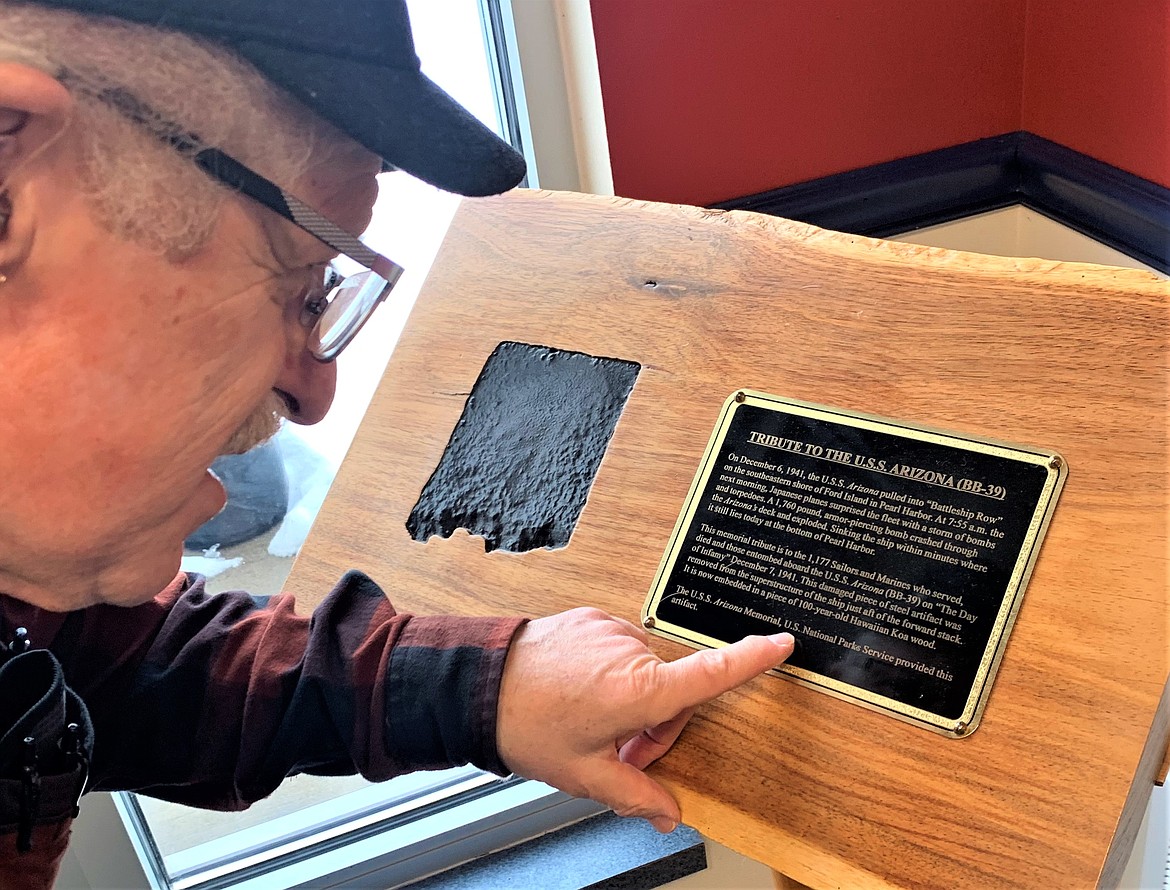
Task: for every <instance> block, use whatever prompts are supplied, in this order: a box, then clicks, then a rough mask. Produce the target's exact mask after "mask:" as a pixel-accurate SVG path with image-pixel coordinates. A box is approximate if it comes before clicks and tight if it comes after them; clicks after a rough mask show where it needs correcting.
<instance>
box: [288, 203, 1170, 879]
mask: <svg viewBox="0 0 1170 890" xmlns="http://www.w3.org/2000/svg"><path fill="white" fill-rule="evenodd" d="M1168 313H1170V289H1168V285H1167V283H1166V282H1164V281H1160V280H1158V279H1156V278H1155V277H1153V276H1152V275H1147V274H1145V273H1142V272H1136V271H1123V270H1119V269H1111V268H1103V267H1096V266H1089V265H1079V264H1067V263H1054V262H1047V261H1039V260H1014V259H999V258H990V257H984V256H977V255H972V254H964V253H957V252H952V251H945V250H939V249H934V248H922V247H917V246H911V245H906V244H896V243H890V242H883V241H874V240H870V239H866V238H861V237H855V236H851V235H843V234H838V233H834V232H828V231H824V230H821V229H817V228H813V227H810V226H807V225H804V224H800V223H794V222H788V221H785V220H781V219H775V218H771V217H763V216H756V215H752V214H747V213H738V212H731V213H724V212H719V211H705V210H698V209H694V208H684V207H673V206H663V205H652V204H640V203H635V202H630V201H624V200H618V199H604V198H595V197H585V196H580V195H569V194H556V193H542V192H523V191H520V192H514V193H512V194H510V195H508V196H505V197H502V198H497V199H488V200H469V201H465V202H464V203H463V205H462V206H461V208H460V210H459V211H458V213H457V215H456V218H455V221H454V223H453V225H452V227H451V230H450V232H449V234H448V236H447V238H446V241H445V242H444V245H443V247H442V249H441V251H440V253H439V256H438V258H437V259H436V262H435V264H434V268H433V270H432V272H431V275H430V278H429V279H428V281H427V283H426V285H425V286H424V288H423V291H422V294H421V297H420V298H419V301H418V304H417V306H416V308H415V309H414V312H413V314H412V315H411V317H410V319H409V321H408V323H407V327H406V330H405V332H404V333H403V335H402V339H401V340H400V342H399V344H398V347H397V349H396V351H395V353H394V355H393V357H392V359H391V361H390V364H389V366H388V368H387V371H386V375H385V378H384V380H383V381H382V383H381V386H380V388H379V390H378V392H377V394H376V396H375V397H374V400H373V402H372V404H371V406H370V409H369V412H368V414H367V416H366V419H365V421H364V423H363V425H362V427H361V429H360V430H359V432H358V435H357V438H356V439H355V441H354V444H353V447H352V449H351V451H350V453H349V455H348V457H347V458H346V460H345V463H344V464H343V466H342V468H341V471H340V473H339V475H338V477H337V481H336V483H335V485H334V487H333V490H332V491H331V492H330V494H329V497H328V499H327V500H326V502H325V505H324V507H323V509H322V510H321V513H320V516H319V518H318V520H317V524H316V526H315V527H314V529H313V531H312V534H311V535H310V537H309V540H308V542H307V544H306V546H305V548H304V550H303V552H302V554H301V556H300V558H299V560H298V561H297V563H296V566H295V568H294V570H293V573H292V576H291V578H290V581H289V589H290V591H291V592H292V593H294V594H296V595H297V596H298V598H299V600H300V601H301V604H302V607H303V608H306V609H307V608H310V607H311V606H312V605H313V604H314V603H315V602H316V601H318V600H320V598H321V597H322V595H323V594H324V592H325V591H326V590H327V589H328V588H329V587H330V586H332V584H333V583H334V582H335V581H336V579H337V578H338V577H339V576H340V574H341V573H342V572H343V571H345V570H346V569H349V568H361V569H364V570H365V571H367V572H369V573H370V574H371V575H372V576H373V577H374V578H375V579H377V580H378V581H379V582H380V583H381V584H382V585H383V586H384V587H385V589H386V590H387V591H388V592H389V594H390V596H391V598H392V599H393V601H394V602H395V605H396V606H397V608H398V609H399V610H400V611H409V612H415V613H424V614H425V613H459V614H465V615H488V614H500V613H508V614H513V613H523V614H528V615H532V616H539V615H545V614H549V613H552V612H555V611H559V610H561V609H565V608H569V607H573V606H579V605H593V606H598V607H600V608H602V609H606V610H608V611H610V612H612V613H614V614H616V615H620V616H622V617H625V618H627V619H629V620H631V621H637V620H638V615H639V609H640V607H641V605H642V601H643V598H644V596H645V594H646V592H647V590H648V588H649V586H650V584H651V581H652V579H653V577H654V573H655V570H656V569H657V567H658V563H659V560H660V558H661V557H662V554H663V551H664V548H665V547H666V545H667V541H668V538H669V536H670V533H671V531H672V529H673V526H674V523H675V520H676V518H677V515H678V512H679V508H680V505H681V504H682V502H683V499H684V496H685V495H686V493H687V490H688V487H689V485H690V483H691V479H692V477H693V475H694V472H695V469H696V467H697V466H698V465H699V462H700V459H701V457H702V454H703V450H704V448H705V446H706V444H707V441H708V438H709V437H710V434H711V431H712V427H713V425H714V423H715V420H716V417H717V415H718V412H719V409H720V406H721V405H722V404H723V401H724V399H725V398H726V397H727V396H728V395H729V394H730V393H732V392H734V391H735V390H737V389H739V388H741V387H750V388H752V389H757V390H763V391H765V392H770V393H774V394H777V395H782V396H786V397H792V398H796V399H801V400H804V401H808V402H815V403H819V404H826V405H832V406H836V407H842V408H849V409H854V410H859V411H865V412H869V413H873V414H879V415H884V416H889V417H894V418H899V419H902V420H906V421H911V422H917V423H923V424H929V425H932V426H935V427H941V428H943V429H950V430H956V431H961V432H967V433H973V434H976V435H983V436H988V437H993V438H996V439H1000V440H1007V441H1012V442H1019V443H1023V444H1030V445H1040V446H1047V447H1051V448H1053V449H1055V450H1057V451H1059V452H1060V453H1062V454H1063V455H1064V457H1065V458H1066V460H1067V461H1068V465H1069V476H1068V480H1067V484H1066V486H1065V489H1064V493H1063V495H1062V497H1061V500H1060V503H1059V506H1058V507H1057V510H1056V514H1055V516H1054V518H1053V521H1052V525H1051V528H1050V530H1049V532H1048V536H1047V539H1046V540H1045V543H1044V545H1043V548H1042V551H1041V554H1040V558H1039V562H1038V563H1037V565H1036V569H1035V573H1034V575H1033V577H1032V579H1031V582H1030V584H1029V586H1028V589H1027V592H1026V594H1025V596H1024V601H1023V605H1022V608H1021V609H1020V612H1019V617H1018V619H1017V622H1016V625H1015V629H1014V630H1013V632H1012V634H1011V638H1010V641H1009V643H1008V645H1007V649H1006V652H1005V655H1004V658H1003V663H1002V666H1001V668H1000V671H999V675H998V677H997V678H996V681H995V685H994V688H993V691H992V693H991V697H990V700H989V703H988V706H987V710H986V713H985V715H984V719H983V723H982V725H981V727H980V728H979V729H978V730H977V731H976V732H975V733H974V734H973V735H971V736H970V737H968V738H965V739H960V740H953V739H946V738H943V737H941V736H938V735H936V734H934V733H931V732H927V731H925V730H923V729H920V728H917V727H914V726H910V725H907V724H904V723H900V722H898V721H896V720H893V719H891V718H890V717H887V716H883V715H881V714H876V713H871V712H869V711H866V710H863V709H862V708H859V707H857V706H855V705H851V704H849V703H846V702H842V701H838V700H835V699H833V698H830V697H828V696H826V695H822V694H819V693H817V692H815V691H812V690H810V689H807V688H803V687H801V686H798V685H796V684H794V683H790V682H787V681H786V680H783V679H778V678H775V677H761V678H759V679H757V680H755V681H753V682H751V683H749V684H748V685H747V686H745V687H743V688H742V689H741V690H737V691H735V692H733V693H731V694H728V695H726V696H724V697H723V698H722V699H720V700H719V701H717V702H715V703H713V704H711V705H709V706H707V707H705V708H703V709H702V710H700V712H699V713H698V714H697V715H696V717H695V719H694V720H693V721H692V722H691V724H690V726H689V727H688V729H687V730H686V732H685V733H684V734H683V736H682V738H681V740H680V741H679V742H678V744H677V745H676V746H675V748H674V749H673V750H672V751H671V752H670V753H669V754H668V755H667V756H666V757H665V758H664V759H663V760H662V761H660V762H659V763H658V764H657V765H655V766H654V767H652V771H653V774H654V775H655V776H656V777H658V778H659V779H660V780H662V781H663V782H665V783H666V784H667V785H669V787H670V788H671V789H672V790H673V791H674V793H675V794H676V795H677V796H678V799H679V801H680V802H681V805H682V812H683V818H684V820H685V821H686V822H687V823H688V824H690V825H693V826H694V827H696V828H698V829H699V830H700V831H702V832H703V833H704V834H706V835H708V836H709V837H711V838H713V839H715V840H717V841H719V842H721V843H724V844H726V845H728V846H730V847H732V848H734V849H736V850H739V851H741V852H743V853H744V854H746V855H748V856H751V857H753V858H755V859H758V860H760V861H763V862H765V863H768V864H769V865H771V866H772V867H773V868H775V869H777V870H778V871H780V872H782V873H783V874H785V875H787V876H788V877H790V878H791V879H793V880H794V881H798V882H801V883H803V884H807V885H808V886H810V887H813V888H826V887H850V888H852V887H947V888H959V887H971V888H987V887H998V886H1020V887H1041V888H1052V887H1062V888H1063V887H1069V888H1077V887H1091V886H1112V885H1113V884H1115V883H1116V882H1117V880H1118V878H1119V877H1120V875H1121V871H1122V869H1123V868H1124V865H1125V862H1126V859H1127V857H1128V854H1129V852H1130V848H1131V846H1132V843H1133V839H1134V836H1135V833H1136V831H1137V828H1138V825H1139V822H1140V820H1141V818H1142V815H1143V813H1144V811H1145V807H1146V803H1147V800H1148V797H1149V793H1150V790H1151V788H1152V786H1153V783H1154V778H1155V773H1156V772H1157V770H1158V768H1159V766H1160V764H1161V762H1162V760H1163V756H1164V753H1165V751H1166V744H1167V735H1168V731H1170V704H1168V699H1167V693H1166V690H1167V674H1168V661H1170V659H1168V653H1167V638H1168V623H1167V618H1168V615H1167V591H1168V582H1167V533H1166V532H1167V513H1168V510H1167V507H1168V502H1167V469H1168V463H1167V432H1168V425H1167V403H1168V399H1170V387H1168V382H1170V379H1168V364H1167V341H1168V330H1170V325H1168V322H1170V319H1168ZM507 340H514V341H520V342H523V343H531V344H539V345H543V346H551V347H555V348H559V349H565V350H576V351H580V352H584V353H588V354H590V355H595V356H606V357H616V358H621V359H626V360H630V361H636V362H639V363H640V364H641V366H642V368H641V373H640V375H639V377H638V379H637V383H636V384H635V386H634V389H633V392H632V394H631V396H630V398H629V401H628V403H627V404H626V407H625V411H624V413H623V415H622V417H621V419H620V421H619V422H618V424H617V428H616V430H615V432H614V435H613V438H612V441H611V442H610V445H609V449H608V451H607V453H606V455H605V458H604V460H603V462H602V464H601V467H600V470H599V472H598V474H597V477H596V480H595V483H594V485H593V488H592V491H591V492H590V495H589V499H588V502H587V504H586V506H585V509H584V511H583V513H582V515H581V517H580V521H579V523H578V525H577V528H576V530H575V532H574V533H573V535H572V538H571V540H570V542H569V544H568V546H567V547H565V548H562V549H559V550H535V551H531V552H527V553H524V554H513V553H504V552H499V551H496V552H492V553H485V552H484V547H483V542H482V540H480V539H478V538H472V537H470V536H468V535H466V534H465V533H462V532H456V533H455V535H453V536H452V537H451V538H449V539H443V538H438V537H435V538H431V539H430V540H429V541H427V542H426V543H419V542H417V541H414V540H412V539H411V538H410V536H409V535H408V533H407V531H406V526H405V522H406V518H407V516H408V515H409V514H410V511H411V508H412V507H413V505H414V503H415V501H416V500H417V498H418V496H419V492H420V491H421V489H422V487H423V485H424V484H425V483H426V481H427V479H428V478H429V477H430V475H431V473H432V472H433V471H434V469H435V467H436V465H437V464H438V462H439V459H440V457H441V455H442V453H443V449H444V448H445V446H446V445H447V442H448V439H449V437H450V435H451V431H452V429H453V428H454V426H455V424H456V422H457V420H458V419H459V416H460V413H461V412H462V410H463V406H464V402H465V400H466V397H467V394H468V392H469V391H470V390H471V387H472V386H473V384H474V383H475V381H476V378H477V376H478V375H479V373H480V370H481V369H482V367H483V365H484V362H485V361H486V359H487V358H488V356H489V355H490V354H491V352H492V350H493V349H495V348H496V346H497V345H498V344H499V343H501V342H502V341H507ZM652 645H653V646H654V648H655V651H657V652H658V653H659V654H660V655H661V656H662V657H663V658H666V659H674V658H678V657H680V656H682V655H684V654H686V653H687V651H689V650H688V649H686V648H685V647H684V646H682V645H679V644H676V643H672V642H668V641H664V640H658V639H656V640H654V641H653V643H652Z"/></svg>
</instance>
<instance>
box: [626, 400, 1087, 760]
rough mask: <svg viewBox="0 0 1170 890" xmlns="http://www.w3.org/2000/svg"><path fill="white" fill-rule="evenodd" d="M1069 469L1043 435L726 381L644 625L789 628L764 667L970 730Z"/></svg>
mask: <svg viewBox="0 0 1170 890" xmlns="http://www.w3.org/2000/svg"><path fill="white" fill-rule="evenodd" d="M1067 472H1068V468H1067V466H1066V464H1065V462H1064V460H1063V459H1062V458H1061V457H1060V455H1058V454H1056V453H1054V452H1052V451H1047V450H1044V449H1037V448H1028V447H1022V446H1016V445H1007V444H1004V443H1000V442H993V441H990V440H987V439H982V438H978V437H974V436H967V435H962V434H958V433H946V432H942V431H939V430H933V429H929V428H927V427H923V426H918V425H913V424H908V423H902V422H899V421H895V420H889V419H884V418H880V417H874V416H870V415H866V414H859V413H855V412H851V411H843V410H840V409H835V408H826V407H823V406H817V405H811V404H807V403H804V402H798V401H794V400H791V399H782V398H779V397H777V396H771V395H767V394H765V393H760V392H753V391H750V390H744V391H741V392H738V393H736V394H734V395H732V396H731V397H730V398H729V399H728V400H727V402H726V403H725V404H724V406H723V411H722V414H721V415H720V418H719V421H718V423H717V424H716V427H715V432H714V433H713V435H712V436H711V441H710V443H709V444H708V446H707V451H706V454H705V455H704V457H703V461H702V463H701V465H700V467H699V470H698V473H697V474H696V475H695V479H694V482H693V483H692V485H691V490H690V493H689V494H688V496H687V499H686V502H685V503H684V505H683V509H682V512H681V514H680V515H679V519H678V522H677V524H676V525H675V529H674V533H673V535H672V537H671V540H670V544H669V546H668V547H667V551H666V554H665V555H664V557H663V559H662V563H661V564H660V566H659V568H658V574H657V576H656V578H655V580H654V584H653V586H652V587H651V589H650V594H649V596H648V597H647V599H646V604H645V606H644V608H643V616H642V617H643V622H644V623H645V624H646V626H647V627H649V628H651V629H652V630H653V632H654V633H657V634H661V635H662V636H665V637H669V638H671V639H675V640H681V641H683V642H686V643H689V644H691V645H695V646H721V645H725V644H727V643H729V642H732V641H735V640H738V639H740V638H742V637H744V636H747V635H749V634H755V633H776V632H777V631H780V630H787V631H790V632H791V633H792V634H793V635H794V636H795V637H796V639H797V649H796V652H795V653H794V654H793V656H792V658H791V659H789V661H788V662H786V663H785V664H784V665H781V666H780V668H778V669H777V670H776V671H774V672H773V673H777V674H779V675H780V676H785V677H788V678H789V679H792V680H795V681H797V682H800V683H803V684H805V685H808V686H811V687H813V688H815V689H818V690H820V691H822V692H826V693H828V694H830V695H835V696H837V697H839V698H844V699H847V700H849V701H853V702H856V703H857V704H860V705H863V706H865V707H868V708H871V709H874V710H878V711H881V712H884V713H887V714H890V715H892V716H894V717H897V718H898V719H901V720H905V721H907V722H910V723H914V724H916V725H919V726H922V727H925V728H928V729H931V730H934V731H936V732H939V733H942V734H944V735H948V736H951V737H954V738H959V737H962V736H966V735H969V734H970V733H971V732H973V731H974V730H975V728H976V726H978V724H979V720H980V718H981V716H982V713H983V708H984V706H985V705H986V703H987V697H988V694H989V692H990V690H991V684H992V680H993V679H994V677H995V672H996V669H997V668H998V666H999V662H1000V658H1001V656H1002V654H1003V650H1004V646H1005V645H1006V643H1007V638H1008V634H1009V632H1010V631H1011V626H1012V622H1013V621H1014V619H1015V616H1016V612H1017V611H1018V609H1019V607H1020V600H1021V598H1022V596H1023V593H1024V587H1025V585H1026V584H1027V581H1028V577H1029V575H1030V573H1031V571H1032V566H1033V565H1034V563H1035V561H1036V557H1037V553H1038V551H1039V548H1040V543H1041V540H1042V539H1043V537H1044V533H1045V531H1046V530H1047V527H1048V522H1049V519H1050V518H1051V516H1052V511H1053V509H1054V507H1055V505H1056V500H1057V498H1058V496H1059V494H1060V490H1061V487H1062V486H1063V484H1064V479H1065V476H1066V475H1067Z"/></svg>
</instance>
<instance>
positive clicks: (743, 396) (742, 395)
mask: <svg viewBox="0 0 1170 890" xmlns="http://www.w3.org/2000/svg"><path fill="white" fill-rule="evenodd" d="M746 398H747V393H745V392H744V391H743V390H740V391H739V392H737V393H736V394H735V400H736V401H737V402H742V401H743V400H744V399H746Z"/></svg>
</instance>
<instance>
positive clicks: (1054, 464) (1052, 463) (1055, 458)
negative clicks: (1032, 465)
mask: <svg viewBox="0 0 1170 890" xmlns="http://www.w3.org/2000/svg"><path fill="white" fill-rule="evenodd" d="M1048 466H1049V467H1051V468H1052V469H1054V470H1059V469H1060V468H1061V467H1063V466H1064V460H1063V459H1062V458H1061V456H1060V455H1059V454H1054V455H1052V459H1051V460H1049V461H1048Z"/></svg>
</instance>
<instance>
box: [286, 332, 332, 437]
mask: <svg viewBox="0 0 1170 890" xmlns="http://www.w3.org/2000/svg"><path fill="white" fill-rule="evenodd" d="M276 389H278V390H280V391H281V392H284V393H287V394H288V395H290V396H292V404H290V405H289V411H290V413H289V419H290V420H292V421H294V422H295V423H302V424H305V425H308V424H313V423H317V422H318V421H319V420H321V419H322V418H323V417H324V416H325V414H326V413H327V412H328V411H329V406H330V405H332V404H333V394H334V393H335V392H336V391H337V363H336V362H319V361H317V360H316V359H315V358H313V356H312V355H311V354H310V353H309V350H307V349H304V348H301V349H296V350H289V353H288V356H287V357H286V358H285V361H284V370H283V371H281V374H280V376H279V377H278V378H277V380H276Z"/></svg>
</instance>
